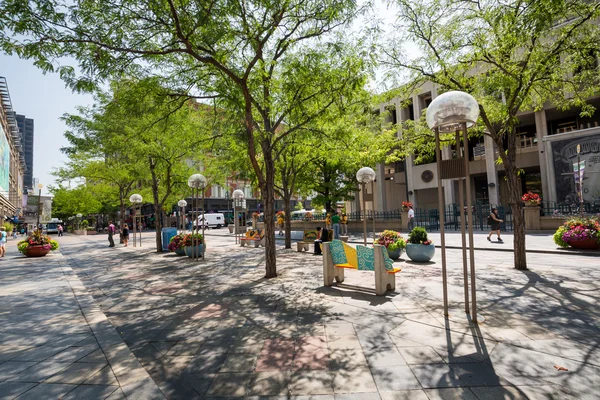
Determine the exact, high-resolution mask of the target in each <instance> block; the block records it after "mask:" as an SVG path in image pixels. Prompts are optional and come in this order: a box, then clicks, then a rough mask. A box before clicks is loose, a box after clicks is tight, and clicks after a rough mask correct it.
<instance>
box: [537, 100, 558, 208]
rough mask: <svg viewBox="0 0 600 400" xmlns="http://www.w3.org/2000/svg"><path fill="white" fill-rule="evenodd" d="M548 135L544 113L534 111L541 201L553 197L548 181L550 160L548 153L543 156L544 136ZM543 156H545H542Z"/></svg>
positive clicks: (543, 111)
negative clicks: (548, 163) (540, 180)
mask: <svg viewBox="0 0 600 400" xmlns="http://www.w3.org/2000/svg"><path fill="white" fill-rule="evenodd" d="M547 135H548V124H547V122H546V111H545V110H542V111H536V113H535V137H536V139H537V150H538V151H537V152H538V157H539V161H540V175H541V179H542V199H550V198H553V197H555V196H553V195H551V194H550V185H549V183H548V182H549V179H548V166H547V165H546V162H547V159H551V158H552V157H551V155H552V154H550V153H548V154H545V145H544V136H547ZM544 154H545V155H544Z"/></svg>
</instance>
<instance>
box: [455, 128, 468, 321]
mask: <svg viewBox="0 0 600 400" xmlns="http://www.w3.org/2000/svg"><path fill="white" fill-rule="evenodd" d="M463 155H464V153H463ZM456 156H457V157H460V133H459V131H458V130H457V131H456ZM463 191H464V184H463V180H462V178H461V179H459V180H458V202H459V206H460V237H461V239H462V259H463V260H462V261H463V285H464V289H463V290H464V293H465V313H467V314H468V313H469V272H468V269H467V237H466V234H465V207H464V204H465V195H464V193H463Z"/></svg>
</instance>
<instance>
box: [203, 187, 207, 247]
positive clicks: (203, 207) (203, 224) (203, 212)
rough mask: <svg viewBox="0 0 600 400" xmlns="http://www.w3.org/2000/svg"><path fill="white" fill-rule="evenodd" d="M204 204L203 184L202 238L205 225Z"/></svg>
mask: <svg viewBox="0 0 600 400" xmlns="http://www.w3.org/2000/svg"><path fill="white" fill-rule="evenodd" d="M204 206H205V199H204V186H203V187H202V238H204V228H205V227H206V221H205V220H204Z"/></svg>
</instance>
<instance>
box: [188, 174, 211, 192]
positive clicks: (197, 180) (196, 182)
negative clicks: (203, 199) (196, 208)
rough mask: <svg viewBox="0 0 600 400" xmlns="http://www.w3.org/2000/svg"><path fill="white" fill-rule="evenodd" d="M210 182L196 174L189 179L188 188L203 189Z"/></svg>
mask: <svg viewBox="0 0 600 400" xmlns="http://www.w3.org/2000/svg"><path fill="white" fill-rule="evenodd" d="M207 182H208V181H207V180H206V178H205V177H204V175H202V174H194V175H192V176H190V177H189V178H188V186H189V187H191V188H199V189H203V188H204V187H206V183H207Z"/></svg>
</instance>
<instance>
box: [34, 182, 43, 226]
mask: <svg viewBox="0 0 600 400" xmlns="http://www.w3.org/2000/svg"><path fill="white" fill-rule="evenodd" d="M38 193H39V194H38V209H37V224H36V225H35V230H36V231H37V230H39V229H40V211H42V188H40V191H39V192H38Z"/></svg>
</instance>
